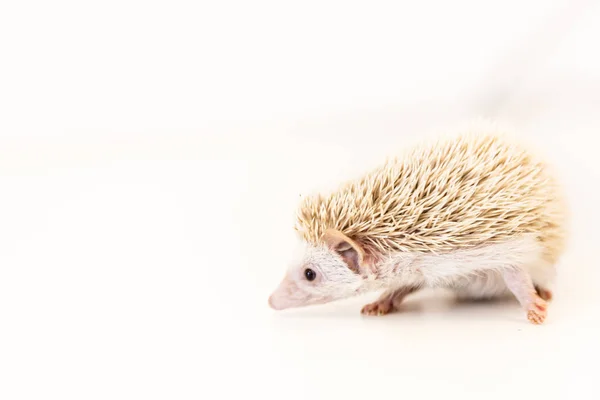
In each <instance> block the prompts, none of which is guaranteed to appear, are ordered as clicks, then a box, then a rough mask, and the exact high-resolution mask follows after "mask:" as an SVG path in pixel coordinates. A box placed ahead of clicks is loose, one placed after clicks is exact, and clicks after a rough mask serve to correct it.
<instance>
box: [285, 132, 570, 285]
mask: <svg viewBox="0 0 600 400" xmlns="http://www.w3.org/2000/svg"><path fill="white" fill-rule="evenodd" d="M565 224H566V206H565V201H564V198H563V197H562V190H561V188H560V187H559V185H558V183H557V181H556V179H555V178H554V176H553V175H552V172H551V171H550V169H549V167H548V166H547V165H546V164H545V163H544V162H543V161H541V160H539V159H537V158H536V157H535V156H534V155H533V153H531V152H529V151H528V150H527V149H525V147H522V146H520V145H518V144H517V143H516V142H512V141H510V140H508V139H507V138H506V137H505V136H503V135H500V134H496V133H485V134H482V133H470V132H469V133H465V134H461V135H458V136H454V137H447V138H443V139H438V140H437V141H435V142H431V143H423V144H422V145H420V146H417V147H415V148H413V149H410V150H408V151H406V152H404V154H403V155H402V156H401V157H397V158H394V159H391V160H388V161H387V162H386V163H384V164H383V165H381V166H380V167H379V168H376V169H374V170H372V171H370V172H368V173H367V174H365V175H364V176H363V177H361V178H359V179H356V180H353V181H350V182H346V183H344V184H343V185H341V186H340V187H339V188H338V190H336V191H334V192H332V193H329V194H327V195H323V194H317V195H314V196H308V197H305V198H304V199H303V200H302V202H301V204H300V209H299V212H298V218H297V224H296V230H297V231H298V232H299V233H300V235H301V236H302V238H303V239H304V240H305V241H306V242H308V243H314V244H318V243H320V242H321V237H322V235H323V233H324V231H325V230H326V229H336V230H338V231H340V232H343V233H344V234H345V235H347V236H348V237H350V238H352V239H353V240H355V241H356V242H357V243H360V244H361V246H363V247H364V248H365V250H366V252H367V253H368V254H371V255H372V256H373V257H374V258H383V259H393V258H394V257H395V256H398V255H403V257H404V258H405V259H414V260H416V259H418V260H419V262H420V263H423V265H428V263H431V262H432V260H435V265H437V267H436V268H437V270H438V271H439V270H444V269H445V270H447V271H454V272H455V274H453V276H455V277H460V276H463V275H464V273H465V272H469V271H470V270H471V269H470V268H469V267H465V264H466V265H469V262H471V263H474V262H475V261H474V260H476V259H477V260H479V261H483V262H485V261H486V260H487V261H490V260H498V257H499V256H502V257H504V259H503V262H505V263H506V262H509V261H510V260H511V259H510V251H509V250H506V249H508V248H510V247H511V246H512V247H513V248H515V247H516V248H518V250H519V251H520V250H523V249H529V250H532V253H531V254H532V256H531V257H533V258H535V259H527V260H520V264H522V265H527V266H529V267H530V268H532V276H535V272H536V271H540V270H543V271H544V272H543V273H538V275H541V276H540V279H546V278H547V276H546V275H549V274H550V272H548V271H546V269H548V268H547V267H548V266H549V267H552V266H553V265H554V264H555V263H556V261H557V259H558V257H559V256H560V254H561V252H562V251H563V248H564V245H565ZM519 254H521V253H519ZM408 255H410V257H409V256H408ZM461 257H462V258H461ZM465 257H466V258H465ZM490 257H491V258H490ZM507 257H508V258H507ZM524 257H525V256H524ZM414 260H413V261H414ZM444 260H446V261H447V260H454V261H453V262H454V263H449V264H448V263H447V264H446V266H448V267H449V266H452V268H443V267H442V268H440V262H442V261H444ZM459 261H461V262H462V263H461V262H459ZM461 265H462V266H461ZM454 267H456V268H459V270H454V269H453V268H454ZM484 268H485V267H484ZM551 269H552V268H550V270H551ZM380 275H381V274H380ZM383 275H385V273H383ZM440 279H442V278H441V277H440ZM480 279H484V278H483V277H480ZM489 279H491V278H489ZM455 280H456V282H455V284H456V285H459V284H460V279H459V278H456V279H455ZM447 281H448V282H450V278H448V279H447Z"/></svg>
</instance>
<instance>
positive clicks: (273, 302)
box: [269, 295, 279, 310]
mask: <svg viewBox="0 0 600 400" xmlns="http://www.w3.org/2000/svg"><path fill="white" fill-rule="evenodd" d="M269 306H270V307H271V308H272V309H273V310H279V307H277V305H276V304H275V301H274V298H273V295H271V296H269Z"/></svg>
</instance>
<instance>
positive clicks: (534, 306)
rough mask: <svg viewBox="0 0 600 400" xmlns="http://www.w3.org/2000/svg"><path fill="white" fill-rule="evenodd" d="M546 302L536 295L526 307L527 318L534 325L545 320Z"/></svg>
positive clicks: (546, 312)
mask: <svg viewBox="0 0 600 400" xmlns="http://www.w3.org/2000/svg"><path fill="white" fill-rule="evenodd" d="M547 308H548V303H546V301H545V300H544V299H542V298H541V297H537V296H536V299H535V301H534V302H533V303H531V305H530V306H529V308H528V309H527V319H528V320H529V322H531V323H532V324H535V325H540V324H542V323H544V321H545V320H546V315H547V314H548V311H547Z"/></svg>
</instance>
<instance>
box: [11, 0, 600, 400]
mask: <svg viewBox="0 0 600 400" xmlns="http://www.w3.org/2000/svg"><path fill="white" fill-rule="evenodd" d="M599 40H600V7H599V5H598V4H597V2H591V1H588V2H578V1H570V2H569V1H560V2H551V1H495V2H486V1H463V0H454V1H410V2H402V1H390V2H377V1H373V2H366V1H365V2H350V1H325V0H321V1H298V2H290V1H270V2H269V1H262V0H257V1H204V2H203V1H190V2H178V1H164V2H153V1H131V0H129V1H127V0H120V1H102V2H82V1H63V0H61V1H54V2H42V1H10V0H8V1H3V2H1V3H0V399H3V400H12V399H50V398H53V399H54V398H56V399H213V398H214V399H220V398H226V397H227V396H235V398H249V397H251V396H255V397H258V398H269V399H275V398H277V399H307V398H309V399H337V398H342V399H346V398H398V399H405V398H406V399H408V398H410V399H420V398H427V399H429V398H461V399H464V398H473V399H482V398H486V399H496V398H498V399H500V398H515V399H521V398H539V399H545V400H547V399H571V398H575V399H598V398H600V389H599V387H598V385H599V383H598V368H597V366H596V361H597V360H598V358H599V356H600V345H599V341H598V340H599V339H598V338H599V337H600V329H599V325H598V322H599V321H600V319H599V318H598V316H599V312H598V308H597V307H598V305H600V302H599V301H598V296H597V293H596V292H597V291H598V284H599V283H600V281H599V275H598V268H597V257H595V254H596V253H597V252H595V251H594V250H596V248H597V246H598V243H597V239H598V234H597V232H598V229H597V227H598V226H599V224H600V219H599V218H598V214H597V209H598V204H599V201H600V198H599V196H598V193H599V192H598V184H599V183H600V179H599V177H600V163H599V162H598V159H599V157H598V149H599V145H598V141H597V140H596V135H597V134H598V132H600V117H599V114H600V46H599ZM503 90H506V92H503ZM504 94H506V95H508V97H504V96H503V95H504ZM479 115H484V116H492V117H497V118H498V120H499V121H501V122H502V123H503V124H506V125H507V126H511V127H512V128H514V129H515V130H516V131H518V132H520V134H521V135H523V137H524V138H525V137H526V138H528V139H530V140H531V141H532V142H533V143H535V145H536V146H538V147H539V148H540V149H541V150H543V151H545V152H546V154H547V155H548V157H549V158H550V159H551V160H552V161H553V162H554V163H555V164H556V165H557V167H558V170H559V173H560V175H561V177H562V178H563V179H564V182H565V185H566V186H567V188H568V192H569V196H570V200H571V206H572V210H573V221H572V237H571V241H570V247H569V250H568V252H567V253H566V254H565V257H564V258H563V260H561V264H560V265H559V272H560V275H559V282H558V286H557V288H556V292H555V294H556V300H555V301H554V302H553V303H552V306H551V307H550V311H549V313H550V316H549V319H548V321H547V323H546V324H545V325H543V326H533V325H530V324H529V323H527V321H526V319H525V317H524V314H523V313H522V312H521V311H520V310H519V308H518V306H517V305H516V303H510V302H509V303H505V304H477V305H466V304H455V303H454V302H453V301H452V300H451V299H449V298H447V297H445V294H443V293H425V294H423V295H420V296H415V297H413V298H409V299H408V300H407V303H406V307H405V309H404V310H403V312H402V313H398V314H394V315H390V316H387V317H385V318H362V317H361V316H360V314H359V311H360V307H361V306H362V305H363V304H364V303H365V302H367V301H369V300H371V299H370V298H369V299H366V298H365V299H363V298H360V299H350V300H348V301H342V302H338V303H335V304H331V305H327V306H321V307H314V308H308V309H304V310H296V311H291V312H284V313H276V312H273V311H272V310H270V309H269V308H268V307H267V298H268V295H269V294H270V291H271V290H272V289H274V287H275V286H276V284H277V283H278V282H279V279H280V278H281V276H282V274H283V271H284V269H285V268H286V266H287V261H288V258H289V252H290V249H292V248H293V245H294V242H293V239H294V235H293V231H292V223H293V214H294V212H295V207H296V204H297V200H298V196H299V195H300V194H302V193H307V192H312V191H314V190H318V189H319V188H324V187H326V186H328V185H331V184H335V183H337V182H339V181H340V179H342V178H347V177H352V176H355V174H358V173H360V172H361V171H362V170H363V169H364V168H365V167H366V166H371V165H373V164H374V163H377V162H378V161H380V160H382V157H384V156H387V155H390V154H393V153H394V152H395V151H396V149H400V148H402V147H404V146H408V145H409V144H411V143H413V142H414V141H416V140H419V139H420V138H422V137H423V136H425V135H429V134H435V133H436V132H439V131H441V130H444V131H446V130H450V129H452V128H453V127H454V126H461V124H462V123H463V122H464V121H467V120H469V119H470V118H471V117H476V116H479Z"/></svg>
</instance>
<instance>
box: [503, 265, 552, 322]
mask: <svg viewBox="0 0 600 400" xmlns="http://www.w3.org/2000/svg"><path fill="white" fill-rule="evenodd" d="M502 275H503V278H504V282H505V283H506V286H507V287H508V289H509V290H510V291H511V292H512V293H513V294H514V296H515V297H516V299H517V300H518V301H519V303H520V304H521V306H522V307H523V309H524V310H525V311H527V319H528V320H529V321H530V322H531V323H533V324H536V325H539V324H542V323H544V321H545V319H546V315H547V308H548V304H547V302H546V300H545V299H544V298H542V296H540V294H539V293H538V290H537V289H536V285H535V284H534V282H533V280H532V278H531V275H530V274H529V273H528V272H527V271H526V270H525V269H523V268H517V267H513V268H508V269H506V270H505V271H503V274H502ZM544 294H546V293H544Z"/></svg>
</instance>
